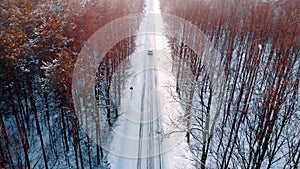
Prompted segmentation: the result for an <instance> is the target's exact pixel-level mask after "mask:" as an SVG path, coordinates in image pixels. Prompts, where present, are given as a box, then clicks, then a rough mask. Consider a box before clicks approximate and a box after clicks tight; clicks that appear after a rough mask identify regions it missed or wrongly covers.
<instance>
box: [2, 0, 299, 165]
mask: <svg viewBox="0 0 300 169" xmlns="http://www.w3.org/2000/svg"><path fill="white" fill-rule="evenodd" d="M145 1H146V0H145ZM159 2H160V9H161V12H162V13H167V14H169V15H174V16H178V17H180V18H183V19H185V20H186V21H188V22H190V23H191V24H193V25H195V26H197V28H198V29H199V30H201V31H202V32H203V34H204V35H205V36H206V37H207V39H206V40H205V41H204V42H201V44H197V45H198V46H201V47H203V48H205V47H206V46H209V45H212V46H213V48H214V50H215V51H216V53H217V54H216V58H214V60H213V62H214V63H212V64H213V65H214V66H211V65H207V64H206V63H207V62H206V60H207V57H209V56H210V55H209V54H208V53H209V52H210V50H209V51H207V50H206V49H205V50H204V49H203V50H202V51H201V50H200V53H199V52H196V51H194V50H193V49H192V48H191V47H190V46H188V45H187V43H186V42H185V39H186V37H189V36H190V34H189V33H188V32H185V30H184V29H183V30H182V31H181V32H178V34H180V35H181V36H180V37H181V39H180V38H179V39H174V38H172V37H168V44H169V46H170V48H171V56H172V60H171V62H172V73H173V75H174V77H175V79H176V86H173V87H175V88H176V95H179V96H180V99H179V100H176V101H178V102H179V103H180V105H181V106H182V108H183V110H184V113H183V114H182V117H181V120H182V121H184V123H185V126H186V130H185V131H184V132H185V141H186V142H187V144H188V146H189V150H190V152H191V154H192V162H193V165H194V167H195V168H201V169H205V168H207V169H209V168H219V169H229V168H237V169H238V168H242V169H259V168H264V169H274V168H278V169H297V168H299V167H300V127H299V123H300V106H299V105H300V96H299V95H300V86H299V85H300V84H299V79H300V53H299V49H300V37H299V35H300V26H299V23H300V8H299V7H300V1H299V0H276V1H275V0H274V1H271V0H226V1H224V0H187V1H184V0H172V1H170V0H160V1H159ZM144 7H145V2H144V1H142V0H134V1H132V0H86V1H81V0H0V13H1V18H0V32H1V33H0V42H1V43H0V129H1V131H0V168H3V169H6V168H9V169H23V168H24V169H33V168H45V169H52V168H58V169H65V168H82V169H84V168H90V169H92V168H111V167H110V162H109V161H108V160H107V155H108V154H109V152H108V151H107V150H105V149H103V148H102V146H101V144H105V143H99V142H96V141H95V140H92V139H91V138H90V137H89V135H88V134H87V133H86V132H85V129H83V128H82V127H81V126H80V124H82V121H84V119H82V118H80V117H78V116H76V113H75V110H74V109H75V108H74V104H73V102H74V100H72V73H73V70H74V65H75V63H76V59H77V58H78V55H79V54H80V51H81V49H82V48H83V46H84V44H85V42H86V41H87V40H88V39H89V38H90V37H91V36H92V35H93V34H94V33H95V32H96V31H97V30H99V29H100V28H101V27H103V26H104V25H106V24H107V23H109V22H111V21H113V20H115V19H118V18H120V17H122V16H126V15H129V14H133V13H143V12H144V11H143V9H144ZM165 19H167V18H165ZM166 23H167V21H166ZM168 24H169V25H167V28H166V29H172V23H168ZM169 31H172V30H169ZM191 39H192V38H191ZM135 40H136V38H135V37H134V36H130V37H128V38H126V39H124V40H122V41H120V42H119V43H117V44H115V46H114V47H113V48H112V49H111V50H110V51H109V52H108V53H107V54H106V55H105V56H104V57H103V58H104V59H103V61H101V63H99V67H98V71H97V73H96V74H97V79H95V96H96V98H95V99H96V100H97V102H98V105H99V106H100V108H101V109H103V110H104V111H103V114H101V116H103V117H102V120H103V119H104V128H105V127H106V126H108V127H114V124H115V122H116V121H117V119H118V117H119V116H120V112H119V107H120V104H121V97H122V90H123V86H124V83H125V81H126V77H127V74H126V71H125V69H126V65H125V64H126V63H127V61H126V60H127V59H128V57H129V56H130V55H131V54H132V53H133V52H134V51H135V48H136V46H135V45H136V44H135ZM194 42H196V40H195V41H194ZM127 66H128V65H127ZM113 75H114V76H113ZM174 95H175V94H174ZM82 102H83V104H88V103H86V100H84V99H83V100H82ZM98 129H99V131H98ZM100 130H101V133H102V135H100V136H101V137H112V136H111V135H109V132H108V131H103V130H102V129H101V128H97V131H96V132H100ZM99 140H101V138H100V139H99ZM97 141H98V140H97Z"/></svg>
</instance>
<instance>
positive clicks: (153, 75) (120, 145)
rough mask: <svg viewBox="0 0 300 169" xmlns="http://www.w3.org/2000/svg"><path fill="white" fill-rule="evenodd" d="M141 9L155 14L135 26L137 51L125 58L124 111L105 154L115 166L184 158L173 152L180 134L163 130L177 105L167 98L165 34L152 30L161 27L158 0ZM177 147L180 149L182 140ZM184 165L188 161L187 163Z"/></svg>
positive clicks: (141, 168) (158, 164) (140, 166)
mask: <svg viewBox="0 0 300 169" xmlns="http://www.w3.org/2000/svg"><path fill="white" fill-rule="evenodd" d="M144 11H146V13H145V16H147V15H148V13H153V12H155V13H157V14H158V15H155V17H151V18H147V17H144V18H143V20H142V22H141V25H140V28H139V31H138V32H137V38H136V51H135V52H134V53H133V54H132V55H131V56H130V58H129V61H130V63H129V65H130V74H131V76H130V78H129V79H128V81H127V83H126V85H125V86H124V91H123V94H124V96H125V97H124V98H122V101H121V102H122V103H121V108H120V110H121V112H122V115H121V116H120V117H119V119H118V121H117V126H116V127H115V128H114V130H113V135H114V136H113V140H112V142H111V148H110V150H111V152H110V153H111V154H110V155H109V157H108V159H109V162H110V164H111V168H113V169H114V168H115V169H123V168H124V169H128V168H131V169H133V168H137V169H145V168H147V169H161V168H175V167H174V166H175V165H174V163H179V162H178V161H177V160H180V161H184V160H182V159H180V158H175V156H176V155H179V153H178V151H181V150H174V149H172V148H173V147H175V146H177V142H178V140H176V139H175V140H174V139H170V138H169V140H168V139H167V138H165V137H164V135H163V133H164V132H165V130H166V126H165V124H164V122H165V121H166V117H165V114H167V113H166V112H168V110H169V112H171V113H175V112H176V111H177V109H180V105H179V104H178V103H177V104H176V103H172V104H167V102H168V100H170V99H171V100H172V99H173V100H174V98H173V97H174V96H168V95H170V93H168V91H167V89H166V84H167V85H171V84H172V83H175V79H174V78H172V75H171V65H170V64H169V63H170V60H169V59H170V58H167V57H166V56H167V55H169V56H170V50H169V49H168V47H167V46H168V44H167V39H166V37H164V36H163V35H161V34H160V33H156V32H161V30H162V29H163V28H162V25H163V23H162V18H161V16H160V15H159V13H160V10H159V1H158V0H146V7H145V10H144ZM153 30H155V31H154V32H153ZM148 49H153V55H148V53H147V51H148ZM168 68H170V69H168ZM131 87H132V88H131ZM130 88H131V89H130ZM172 116H173V115H172ZM173 136H174V138H182V142H184V140H185V138H184V133H179V134H177V135H176V134H175V135H173ZM178 147H179V149H182V146H181V147H180V146H177V148H178ZM186 147H187V146H186V145H185V148H186ZM183 156H185V155H183ZM181 158H182V157H181ZM182 166H185V168H186V167H187V166H186V164H183V165H182Z"/></svg>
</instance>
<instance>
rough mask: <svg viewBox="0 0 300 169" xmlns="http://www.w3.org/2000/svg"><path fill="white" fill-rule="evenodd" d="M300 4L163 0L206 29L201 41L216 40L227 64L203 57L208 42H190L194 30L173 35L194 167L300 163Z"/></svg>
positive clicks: (168, 7)
mask: <svg viewBox="0 0 300 169" xmlns="http://www.w3.org/2000/svg"><path fill="white" fill-rule="evenodd" d="M299 6H300V2H299V1H293V0H290V1H289V0H288V1H275V2H271V1H253V0H229V1H222V2H220V1H218V0H211V1H197V0H191V1H188V2H186V3H183V1H181V0H174V1H168V0H161V9H162V12H164V13H169V14H172V15H176V16H179V17H182V18H184V19H185V20H187V21H189V22H191V23H192V24H193V25H196V26H197V27H198V28H199V30H201V31H202V32H203V34H205V36H206V37H207V39H208V41H205V42H203V43H202V44H201V45H203V46H207V45H209V44H210V43H211V44H212V45H213V47H214V48H215V49H216V50H217V52H218V54H217V58H216V59H215V62H216V64H215V66H216V67H217V68H218V70H221V71H222V74H221V75H218V74H217V72H216V69H213V68H211V67H209V65H207V64H205V62H204V60H205V58H206V57H210V55H207V52H206V51H205V50H202V51H201V52H200V54H199V53H198V54H197V53H195V51H193V50H192V49H191V48H190V47H189V46H187V43H186V41H184V36H189V32H188V31H187V32H184V30H183V31H182V32H180V34H182V36H181V37H182V38H181V39H172V38H169V41H170V42H169V44H170V47H171V48H172V58H173V72H174V73H175V74H176V89H177V92H178V93H180V95H181V98H180V100H179V102H181V104H182V105H183V107H184V109H185V114H184V115H183V117H182V118H184V119H185V121H186V125H187V127H188V130H187V132H186V136H187V141H188V142H189V146H190V149H191V151H192V153H193V156H194V160H195V161H196V168H202V169H204V168H222V169H223V168H224V169H227V168H245V169H246V168H247V169H249V168H252V169H254V168H280V169H282V168H294V169H296V168H299V166H300V163H299V159H300V149H299V148H300V141H299V140H300V128H299V120H300V118H299V117H300V110H299V108H300V107H299V105H300V104H299V98H300V97H299V92H300V90H299V73H300V72H299V71H300V54H299V47H300V46H299V45H300V41H299V33H300V32H299V31H300V29H299V21H300V20H299V19H300V17H299V16H300V15H299V14H300V13H299V12H300V11H299ZM214 71H215V72H214ZM212 74H215V75H216V74H217V77H215V76H214V75H212ZM220 79H221V80H220ZM216 87H218V88H219V90H216ZM214 92H217V94H215V93H214ZM217 119H218V120H217Z"/></svg>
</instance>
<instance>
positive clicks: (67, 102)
mask: <svg viewBox="0 0 300 169" xmlns="http://www.w3.org/2000/svg"><path fill="white" fill-rule="evenodd" d="M133 6H134V8H133ZM142 7H143V2H142V1H135V2H133V1H129V0H123V1H117V0H113V1H105V0H93V1H70V0H51V1H48V0H43V1H40V0H26V1H23V0H4V1H1V3H0V13H1V20H0V23H1V25H0V31H1V34H0V41H1V44H0V51H1V52H0V65H1V66H0V78H1V80H0V81H1V82H0V93H1V97H0V119H1V120H0V126H1V127H0V128H1V134H0V143H1V144H0V168H12V169H17V168H18V169H21V168H26V169H32V168H46V169H48V168H49V169H50V168H108V166H109V164H108V162H107V160H106V157H105V156H106V152H105V151H104V150H102V149H101V147H99V145H97V144H96V143H95V142H93V141H91V140H90V139H89V137H88V136H87V134H86V133H84V132H83V130H82V129H81V128H80V126H79V123H78V118H77V117H76V115H75V112H74V107H73V103H72V102H73V101H72V97H71V95H72V91H71V83H72V82H71V78H72V71H73V67H74V64H75V62H76V58H77V57H78V54H79V52H80V50H81V48H82V47H83V45H84V43H85V41H87V39H88V38H89V37H90V36H91V35H92V34H93V33H94V32H95V31H97V30H98V29H99V28H101V27H102V26H104V25H105V24H107V23H109V22H111V21H113V20H114V19H117V18H119V17H121V16H124V15H128V14H130V13H137V12H141V11H142ZM128 45H130V47H131V46H133V38H130V37H129V38H128V39H124V40H123V41H121V42H119V43H118V44H116V47H115V48H113V49H111V52H110V53H108V54H107V56H106V58H115V60H117V59H122V60H123V59H124V58H125V57H126V56H128V55H129V54H130V53H131V52H132V51H133V49H134V47H131V48H129V47H128ZM117 52H118V54H116V53H117ZM107 60H109V59H107ZM101 65H105V61H103V63H101ZM102 67H103V66H102ZM100 69H101V66H100V67H99V70H100ZM107 70H108V69H107ZM105 74H106V75H107V76H106V77H108V76H111V75H112V72H110V71H107V72H106V73H105ZM105 80H106V81H107V82H110V81H111V79H105ZM99 84H100V82H99ZM101 84H103V85H104V84H107V83H102V82H101ZM108 86H109V85H104V88H108ZM104 91H108V92H109V90H104ZM100 95H101V96H102V95H105V93H101V94H100ZM108 99H109V98H108ZM111 109H113V108H111ZM113 113H115V112H114V111H113V110H112V111H111V112H108V114H107V116H108V117H109V116H110V114H112V116H113ZM114 118H116V117H115V116H114ZM112 120H113V119H112ZM107 123H108V124H109V125H111V120H108V122H107Z"/></svg>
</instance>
